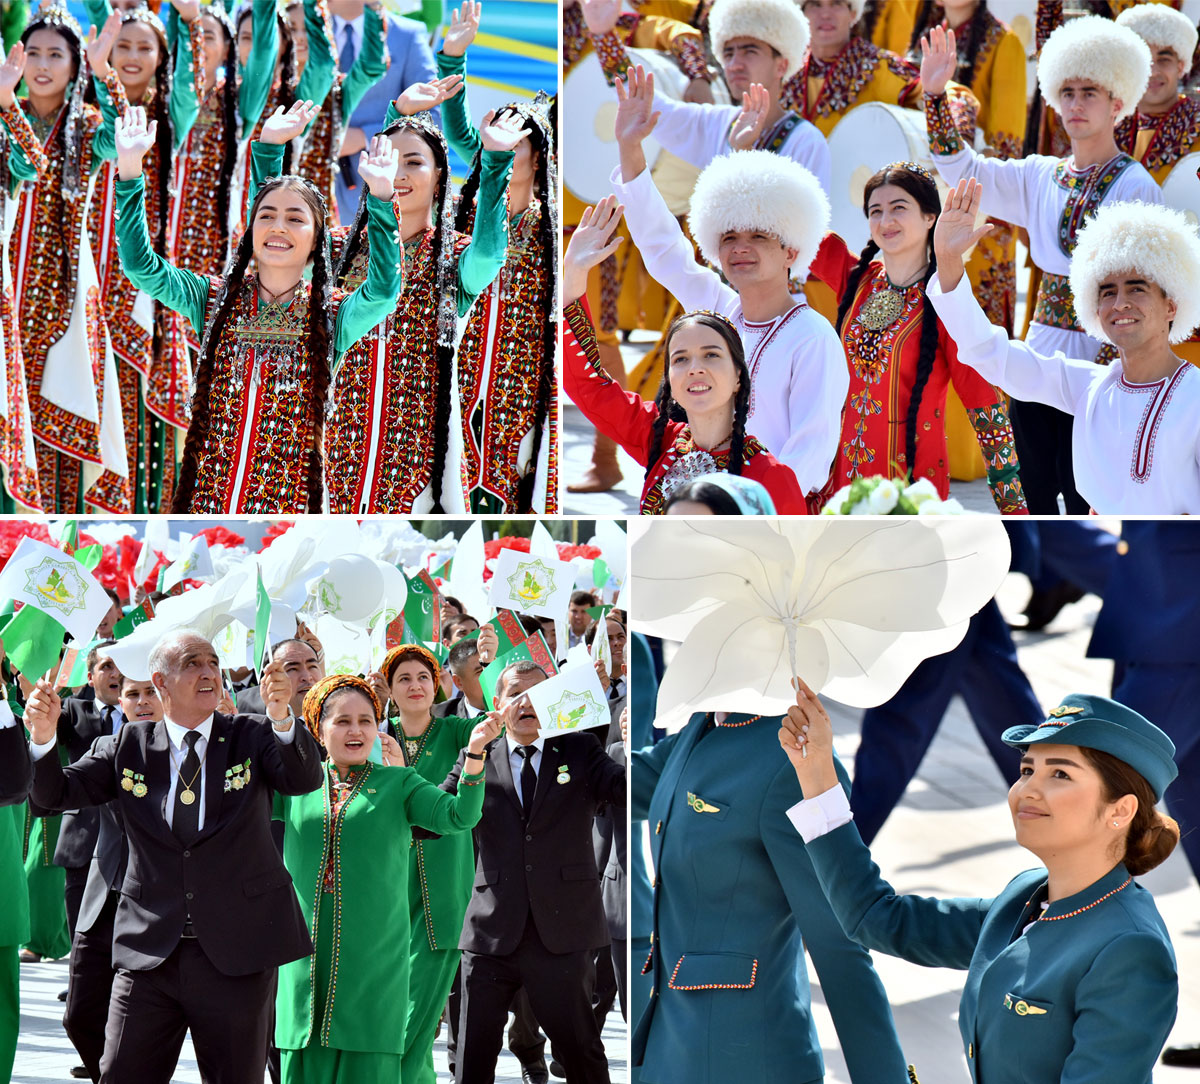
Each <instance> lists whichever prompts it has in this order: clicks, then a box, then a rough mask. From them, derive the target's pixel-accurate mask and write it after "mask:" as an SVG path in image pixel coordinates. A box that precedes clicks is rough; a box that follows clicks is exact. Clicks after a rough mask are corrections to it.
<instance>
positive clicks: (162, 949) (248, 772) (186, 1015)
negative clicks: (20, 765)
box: [25, 629, 322, 1084]
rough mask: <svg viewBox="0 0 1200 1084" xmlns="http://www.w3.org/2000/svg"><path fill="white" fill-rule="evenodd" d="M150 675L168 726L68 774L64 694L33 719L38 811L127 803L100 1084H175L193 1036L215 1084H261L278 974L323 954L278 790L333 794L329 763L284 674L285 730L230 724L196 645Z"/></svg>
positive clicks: (144, 726)
mask: <svg viewBox="0 0 1200 1084" xmlns="http://www.w3.org/2000/svg"><path fill="white" fill-rule="evenodd" d="M149 669H150V678H151V680H152V681H153V683H154V685H155V687H156V688H157V690H158V693H159V696H160V697H161V699H162V704H163V713H164V718H163V719H162V720H161V721H159V722H135V721H127V722H126V723H125V724H124V725H123V726H122V727H121V728H120V730H119V731H118V732H117V734H116V737H115V740H114V741H113V742H112V743H111V744H109V745H107V746H105V747H104V748H101V749H97V750H95V751H93V752H91V753H89V754H88V755H87V756H85V757H83V758H81V759H80V760H78V761H77V762H76V763H74V764H72V765H69V766H67V767H66V768H63V767H61V766H60V763H59V758H58V756H57V755H56V754H55V751H54V745H55V737H56V735H55V731H56V724H57V721H58V717H59V714H60V713H61V711H62V704H61V701H60V700H59V697H58V695H57V694H56V693H55V691H54V687H53V685H52V684H51V683H50V682H49V681H47V680H45V679H43V680H41V681H39V682H38V683H37V686H36V688H35V689H34V691H33V692H32V694H31V695H30V697H29V701H28V703H27V705H26V708H25V723H26V725H27V726H28V727H29V730H30V753H31V755H32V758H33V760H34V783H33V792H32V797H33V800H34V801H35V802H37V804H39V805H40V806H43V807H45V808H47V809H65V808H69V807H77V806H87V805H100V804H102V803H104V802H108V801H113V800H115V801H117V802H118V807H117V808H118V809H119V811H120V814H121V817H122V819H123V820H124V823H125V829H126V834H127V837H128V840H129V862H128V866H127V871H126V875H125V880H124V884H123V886H122V890H121V900H120V904H119V905H118V908H117V914H116V918H115V921H114V932H113V964H114V965H115V967H116V968H117V969H118V971H117V977H116V980H115V982H114V984H113V994H112V1003H111V1006H110V1009H109V1016H108V1027H107V1030H106V1035H105V1047H104V1056H103V1058H102V1059H101V1062H100V1071H101V1077H100V1079H101V1082H102V1084H118V1082H120V1084H124V1082H125V1081H129V1080H137V1081H139V1082H144V1084H168V1082H169V1081H170V1079H171V1075H172V1072H173V1071H174V1069H175V1065H176V1062H177V1061H178V1058H179V1050H180V1048H181V1046H182V1044H183V1037H184V1034H185V1032H187V1031H188V1030H190V1031H191V1033H192V1041H193V1043H194V1045H195V1050H196V1060H197V1062H198V1063H199V1066H200V1073H201V1075H202V1076H203V1077H204V1078H205V1079H211V1080H221V1081H227V1082H231V1084H262V1079H263V1071H264V1066H265V1063H266V1055H267V1027H268V1022H269V1020H270V1018H271V1012H270V1010H271V1000H272V991H273V987H274V976H275V968H276V967H278V966H279V965H280V964H282V963H286V962H288V961H289V960H296V959H299V958H300V957H302V956H306V955H308V954H310V953H311V952H312V942H311V941H310V939H309V936H308V929H307V926H306V925H305V922H304V918H303V915H302V914H301V912H300V907H299V903H298V902H297V900H296V894H295V891H294V889H293V888H292V882H291V877H290V876H289V875H288V872H287V870H286V869H285V868H284V866H283V862H282V860H281V859H280V857H279V852H278V851H277V850H276V847H275V844H274V842H273V841H272V839H271V831H270V823H271V803H272V798H273V794H274V792H279V793H281V794H303V793H306V792H308V791H311V790H315V789H316V788H317V787H319V786H320V785H321V780H322V769H321V759H320V751H319V750H318V748H317V744H316V742H315V740H314V739H313V737H312V735H311V734H309V732H308V731H307V729H305V728H304V727H302V726H296V721H295V718H294V717H293V715H292V713H291V711H290V710H289V708H288V700H289V697H290V695H291V682H290V681H289V679H288V677H287V675H286V674H285V673H284V672H283V666H282V664H281V663H279V662H273V663H271V664H270V665H269V666H268V667H267V668H266V670H265V671H264V674H263V683H262V691H263V699H264V701H265V704H266V713H267V716H268V718H269V719H270V722H271V726H264V725H263V720H262V717H261V716H249V715H233V716H227V715H222V714H220V713H218V712H217V710H216V709H217V703H218V701H219V699H220V697H221V672H220V664H219V662H218V660H217V655H216V652H215V651H214V650H213V646H212V644H211V643H209V642H208V640H206V639H205V638H204V637H203V636H201V635H200V634H199V633H197V632H194V631H191V630H188V629H182V630H177V631H175V632H172V633H169V634H168V635H167V636H165V637H164V638H163V639H162V640H160V641H159V642H158V643H157V644H156V645H155V646H154V649H153V650H152V651H151V653H150V660H149ZM48 753H50V754H54V755H49V756H48V755H46V754H48Z"/></svg>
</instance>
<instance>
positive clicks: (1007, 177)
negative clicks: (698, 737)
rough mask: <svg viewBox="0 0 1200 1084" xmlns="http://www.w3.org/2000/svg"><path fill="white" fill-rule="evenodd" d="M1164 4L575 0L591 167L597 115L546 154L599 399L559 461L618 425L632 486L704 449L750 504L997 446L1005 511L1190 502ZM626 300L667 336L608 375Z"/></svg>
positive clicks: (593, 394)
mask: <svg viewBox="0 0 1200 1084" xmlns="http://www.w3.org/2000/svg"><path fill="white" fill-rule="evenodd" d="M1177 6H1178V5H1171V4H1160V3H1154V2H1149V3H1137V4H1130V3H1127V2H1117V0H1114V2H1112V3H1108V2H1098V3H1092V4H1075V5H1072V4H1069V3H1067V4H1064V3H1062V2H1059V0H1038V2H1037V3H1036V5H1032V6H1031V9H1030V12H1029V13H1028V14H1033V12H1034V9H1036V18H1035V19H1034V20H1033V21H1032V22H1031V20H1030V19H1028V18H1026V16H1025V14H1022V18H1023V19H1024V21H1025V22H1026V23H1031V25H1029V26H1026V27H1024V30H1025V32H1026V33H1028V34H1030V35H1031V36H1032V39H1033V40H1032V41H1030V42H1028V43H1023V42H1022V40H1021V38H1020V37H1019V36H1018V34H1017V32H1016V31H1015V30H1014V29H1013V28H1012V27H1010V26H1009V25H1007V23H1006V22H1005V21H1004V20H1005V19H1006V18H1009V17H1010V15H1014V14H1016V13H1015V12H1012V11H1010V9H1009V8H1008V7H1005V6H1003V5H995V4H993V5H991V6H990V7H989V4H988V3H987V0H891V2H887V3H883V2H871V3H867V2H866V0H803V2H800V3H793V2H791V0H685V2H684V3H682V4H673V5H669V6H668V5H655V4H653V3H644V4H638V5H636V14H631V13H622V11H621V3H620V0H573V2H570V3H568V4H567V6H566V9H565V13H564V20H565V23H564V41H565V55H564V64H565V66H566V71H567V88H566V94H567V106H566V108H567V116H568V117H575V118H577V119H579V118H584V117H586V116H588V115H589V114H590V113H594V114H595V116H596V123H597V124H599V123H600V117H601V116H602V115H604V116H607V115H609V114H610V113H611V114H612V115H613V116H614V118H615V119H614V122H613V123H614V137H615V155H614V157H615V162H614V161H612V160H609V161H608V165H609V168H612V167H614V166H615V168H612V173H611V176H610V177H609V178H608V180H607V182H606V183H604V184H601V183H600V182H598V181H597V178H596V177H595V169H596V163H597V162H599V161H601V160H603V158H604V154H603V152H602V151H601V150H599V149H598V150H597V151H596V154H595V155H594V161H591V162H589V166H590V169H589V170H587V171H583V170H573V168H572V163H571V162H570V161H567V162H565V163H564V178H565V184H566V188H567V196H566V205H565V216H564V217H565V219H566V232H567V234H568V235H569V238H570V240H569V244H568V246H567V250H566V253H565V269H564V275H565V278H564V289H563V303H564V310H563V337H564V353H563V365H564V374H563V380H564V388H565V390H566V392H567V394H568V395H569V396H570V397H571V399H572V400H573V401H574V402H575V403H576V405H577V406H578V407H579V408H580V409H581V411H582V412H583V413H584V415H585V416H586V418H587V419H588V421H590V422H591V424H592V425H593V426H594V427H595V430H596V443H595V449H594V454H593V462H592V465H591V467H590V468H589V470H588V472H587V474H586V475H585V476H584V477H583V478H581V479H574V480H572V482H571V484H570V485H569V486H568V489H576V490H581V491H593V490H604V489H608V488H612V487H613V486H614V485H616V484H617V483H618V482H619V481H620V468H619V467H618V465H617V461H616V455H615V448H616V445H618V444H619V445H620V446H621V447H623V448H624V449H625V450H626V451H627V452H628V453H629V454H630V455H632V457H633V458H634V459H635V461H636V462H637V463H638V464H639V465H642V466H644V467H645V469H646V478H645V485H644V488H643V490H642V495H641V511H642V512H643V513H646V514H659V513H662V512H665V511H668V510H669V505H670V503H671V498H672V496H674V495H676V494H677V493H678V491H680V490H681V489H684V488H687V487H691V486H695V485H696V484H697V483H700V484H702V485H703V486H707V487H710V489H711V487H712V486H713V485H720V484H724V485H726V486H727V487H729V488H733V487H732V486H730V484H729V483H727V482H726V483H721V482H718V481H717V480H718V479H720V478H721V476H723V475H724V476H730V475H732V476H739V477H740V478H741V481H740V482H738V483H734V484H733V485H734V486H736V488H737V489H739V490H741V491H742V492H745V493H747V494H751V495H752V496H750V497H748V498H744V499H743V500H742V501H741V502H735V501H730V500H725V501H721V500H720V498H719V497H718V498H717V501H716V502H714V503H715V504H716V505H719V507H720V510H721V511H725V512H738V513H742V514H753V513H759V512H768V513H769V512H771V511H777V512H780V513H794V512H804V511H808V512H810V513H816V512H820V511H823V510H824V511H833V510H837V509H839V508H840V507H841V506H842V504H843V503H844V501H843V498H844V497H845V496H846V495H847V494H849V493H857V492H859V490H858V489H856V488H855V487H856V486H861V485H862V484H863V483H865V482H867V481H870V480H873V479H878V478H883V479H888V480H897V481H904V482H910V483H916V484H919V485H921V486H923V487H932V490H933V491H935V492H936V494H937V495H938V496H939V497H940V498H942V499H943V501H945V499H946V498H948V497H949V494H950V492H951V479H952V478H954V479H958V480H964V481H969V480H972V479H976V478H984V477H986V479H987V485H988V487H989V488H990V491H991V495H992V497H993V500H994V503H995V505H996V508H997V510H998V511H999V512H1001V513H1003V514H1007V515H1011V514H1023V513H1026V512H1028V513H1032V514H1043V515H1044V514H1051V515H1052V514H1058V513H1059V512H1060V511H1062V510H1065V511H1066V512H1067V513H1069V514H1082V513H1086V512H1088V511H1089V510H1094V511H1097V512H1101V513H1107V514H1158V515H1170V514H1178V513H1187V512H1196V511H1198V510H1200V490H1197V483H1198V481H1200V450H1198V449H1200V443H1198V441H1197V431H1196V427H1195V425H1194V423H1193V422H1192V421H1189V419H1190V418H1191V416H1192V414H1193V411H1192V409H1191V404H1192V402H1193V399H1194V397H1195V396H1196V395H1200V376H1198V375H1197V373H1196V372H1195V371H1194V367H1193V364H1192V362H1198V363H1200V350H1198V349H1197V347H1196V341H1197V340H1196V338H1195V331H1196V328H1197V326H1198V325H1200V309H1196V307H1195V305H1194V296H1195V293H1196V284H1197V283H1198V282H1200V235H1198V234H1197V228H1196V224H1195V213H1194V208H1195V205H1196V202H1197V201H1196V200H1195V199H1194V198H1193V197H1192V196H1191V195H1190V191H1191V188H1192V187H1194V186H1196V185H1197V184H1200V181H1197V178H1196V177H1195V176H1194V175H1192V174H1194V172H1195V171H1196V166H1197V160H1196V159H1193V158H1190V157H1189V156H1190V155H1192V154H1194V153H1195V152H1200V123H1198V122H1197V117H1198V115H1200V105H1198V104H1197V98H1196V97H1195V96H1193V94H1192V93H1191V92H1189V90H1188V89H1187V83H1186V79H1187V77H1188V76H1189V74H1190V73H1191V71H1192V66H1193V57H1194V55H1195V54H1196V52H1197V36H1198V35H1197V26H1196V23H1195V21H1194V19H1193V18H1191V17H1189V16H1188V15H1186V14H1184V13H1183V12H1181V11H1178V10H1176V7H1177ZM1027 45H1028V55H1035V56H1036V80H1028V79H1027V64H1028V59H1027ZM589 65H590V66H596V65H599V67H600V68H601V69H602V71H603V74H604V78H605V80H607V83H608V84H609V85H608V87H607V88H604V86H603V82H600V83H599V84H597V82H596V81H592V82H587V81H583V80H576V81H574V82H573V81H572V79H571V73H572V72H574V71H576V70H578V69H579V68H581V67H583V66H589ZM1027 84H1028V85H1027ZM572 86H574V87H576V88H579V89H577V91H576V95H575V96H574V97H572V94H571V90H572ZM585 88H586V89H587V92H588V93H590V94H591V95H592V98H593V99H596V98H598V97H600V96H603V95H607V97H608V99H609V100H608V102H602V101H599V100H587V98H586V96H585V93H584V90H585ZM842 125H844V126H845V127H844V128H842V129H841V133H840V132H839V127H840V126H842ZM850 132H853V136H851V135H849V134H846V135H844V136H843V134H842V133H850ZM897 141H898V142H899V144H900V145H901V146H906V147H907V148H908V152H907V155H906V157H905V158H904V159H902V160H896V161H889V160H887V159H886V158H884V157H882V155H884V154H887V153H888V152H887V151H886V150H880V149H879V147H880V146H883V147H887V146H896V144H897ZM1177 171H1178V173H1177ZM1180 178H1182V182H1181V181H1180ZM572 185H574V186H575V188H576V190H585V191H586V197H587V198H579V199H576V198H573V197H572V194H571V189H572ZM605 193H607V194H605ZM1171 193H1174V195H1171ZM1173 202H1174V204H1176V205H1174V206H1172V203H1173ZM622 218H623V221H622ZM859 238H862V239H863V240H865V242H866V243H865V246H864V247H862V249H861V252H859V251H857V250H858V247H859V244H861V243H862V242H861V241H860V240H859ZM1018 239H1020V240H1021V241H1022V242H1023V245H1024V248H1025V250H1026V251H1027V252H1028V262H1027V267H1019V266H1017V261H1018V247H1017V242H1018ZM653 284H657V285H653ZM651 287H653V288H651ZM659 287H661V292H660V291H659ZM636 328H644V329H648V330H652V331H657V330H660V329H661V330H662V332H663V338H662V340H661V341H660V342H659V343H658V344H657V345H656V346H655V347H654V348H653V349H652V350H651V351H650V352H649V354H647V355H646V357H645V358H644V359H643V361H642V362H641V363H640V364H639V365H638V367H637V369H636V370H635V371H633V372H632V373H630V374H628V375H627V374H626V373H625V366H624V363H623V361H622V354H621V349H620V344H619V338H618V336H619V334H620V333H621V332H628V331H630V330H633V329H636ZM660 378H661V379H660ZM656 387H657V393H655V392H654V389H655V388H656ZM651 400H653V402H651ZM679 499H680V500H681V501H683V502H684V506H685V507H686V508H687V509H688V510H689V511H693V512H694V511H703V510H705V509H703V508H697V507H696V504H697V502H696V501H695V499H694V496H693V495H692V494H691V492H690V491H689V492H688V493H683V494H680V495H679ZM699 503H700V504H702V505H705V504H707V507H708V510H712V509H713V508H714V504H709V503H708V502H706V501H701V502H699ZM893 503H894V502H893ZM940 507H941V508H942V510H943V511H948V510H952V509H946V508H945V506H944V504H943V505H942V506H940Z"/></svg>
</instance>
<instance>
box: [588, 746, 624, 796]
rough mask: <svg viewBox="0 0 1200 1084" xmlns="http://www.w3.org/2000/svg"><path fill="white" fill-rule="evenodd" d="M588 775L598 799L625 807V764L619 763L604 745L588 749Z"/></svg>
mask: <svg viewBox="0 0 1200 1084" xmlns="http://www.w3.org/2000/svg"><path fill="white" fill-rule="evenodd" d="M588 757H589V760H588V777H589V778H590V779H591V784H592V792H593V793H594V794H595V796H596V800H597V801H600V802H611V803H612V804H613V805H614V806H617V807H619V808H620V809H624V808H625V800H626V798H627V796H628V787H627V785H626V780H625V765H624V764H618V763H617V762H616V761H615V760H613V758H612V757H610V756H609V755H608V752H607V751H606V750H605V749H604V747H603V746H602V745H600V744H599V743H596V746H595V748H589V750H588Z"/></svg>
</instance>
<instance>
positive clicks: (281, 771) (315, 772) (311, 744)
mask: <svg viewBox="0 0 1200 1084" xmlns="http://www.w3.org/2000/svg"><path fill="white" fill-rule="evenodd" d="M237 718H238V720H239V721H240V722H242V723H244V724H245V725H248V726H253V727H254V729H255V731H256V732H257V733H258V734H259V735H260V736H261V737H260V741H261V742H262V753H263V759H262V763H263V772H264V773H265V775H266V781H267V784H268V785H269V786H270V787H271V789H272V790H274V791H277V792H278V793H280V794H307V793H308V792H309V791H310V790H316V789H317V788H318V787H319V786H320V785H321V750H320V748H319V747H318V745H317V740H316V738H314V737H313V736H312V734H311V733H309V730H308V727H306V726H305V725H304V724H303V723H301V722H300V720H299V719H297V720H296V721H295V722H293V723H292V726H294V727H295V728H296V736H295V738H293V739H292V741H290V742H288V743H287V744H284V743H283V742H281V741H280V740H279V739H278V738H277V737H276V736H275V729H274V727H273V726H271V725H269V721H268V725H267V726H263V725H262V720H261V718H259V717H258V716H246V715H239V716H238V717H237Z"/></svg>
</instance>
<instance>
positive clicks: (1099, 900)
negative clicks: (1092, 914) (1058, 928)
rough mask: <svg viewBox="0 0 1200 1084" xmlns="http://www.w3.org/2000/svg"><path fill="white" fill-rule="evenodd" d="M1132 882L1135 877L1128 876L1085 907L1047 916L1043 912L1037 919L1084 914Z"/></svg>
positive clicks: (1048, 919)
mask: <svg viewBox="0 0 1200 1084" xmlns="http://www.w3.org/2000/svg"><path fill="white" fill-rule="evenodd" d="M1131 884H1133V878H1132V877H1126V878H1125V881H1124V883H1123V884H1119V885H1117V887H1116V888H1114V889H1113V890H1112V891H1111V892H1105V893H1104V895H1103V896H1101V897H1100V898H1099V899H1098V900H1092V902H1091V903H1089V904H1087V905H1086V906H1084V907H1079V908H1077V909H1076V910H1074V911H1068V912H1067V913H1066V914H1065V915H1050V916H1047V915H1046V914H1044V913H1043V914H1041V915H1038V918H1037V921H1038V922H1061V921H1062V920H1063V919H1064V918H1074V917H1075V916H1076V915H1082V914H1083V912H1084V911H1090V910H1091V909H1092V908H1093V907H1095V906H1096V905H1097V904H1101V903H1103V902H1104V901H1105V900H1106V899H1108V898H1109V897H1110V896H1115V895H1116V894H1117V893H1118V892H1120V891H1121V889H1123V888H1128V887H1129V886H1130V885H1131Z"/></svg>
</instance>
